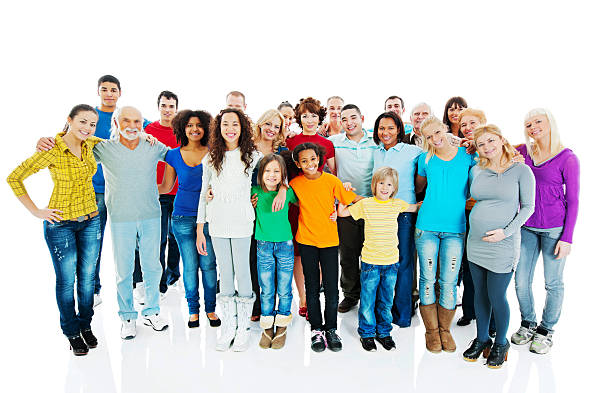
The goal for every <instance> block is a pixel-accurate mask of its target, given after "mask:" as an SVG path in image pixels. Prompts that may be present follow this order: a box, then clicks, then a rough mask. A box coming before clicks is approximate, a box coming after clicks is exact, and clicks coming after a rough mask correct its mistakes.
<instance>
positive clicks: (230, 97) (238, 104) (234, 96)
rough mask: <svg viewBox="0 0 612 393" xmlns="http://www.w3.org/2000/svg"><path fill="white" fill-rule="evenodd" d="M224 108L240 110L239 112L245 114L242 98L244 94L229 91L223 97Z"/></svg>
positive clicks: (243, 98)
mask: <svg viewBox="0 0 612 393" xmlns="http://www.w3.org/2000/svg"><path fill="white" fill-rule="evenodd" d="M225 106H226V107H227V108H234V109H240V110H241V111H243V112H245V111H246V98H245V97H244V94H243V93H241V92H239V91H238V90H234V91H230V92H229V93H227V95H226V96H225ZM245 113H246V112H245Z"/></svg>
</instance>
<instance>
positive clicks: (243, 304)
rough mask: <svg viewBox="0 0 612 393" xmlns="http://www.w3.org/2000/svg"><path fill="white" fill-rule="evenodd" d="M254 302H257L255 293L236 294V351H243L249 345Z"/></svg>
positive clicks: (233, 348) (234, 349)
mask: <svg viewBox="0 0 612 393" xmlns="http://www.w3.org/2000/svg"><path fill="white" fill-rule="evenodd" d="M253 303H255V295H251V297H238V296H236V309H237V313H238V318H237V319H238V329H237V330H236V338H235V339H234V345H233V346H232V351H234V352H243V351H246V350H247V348H248V347H249V334H250V332H249V330H250V323H251V312H252V311H253Z"/></svg>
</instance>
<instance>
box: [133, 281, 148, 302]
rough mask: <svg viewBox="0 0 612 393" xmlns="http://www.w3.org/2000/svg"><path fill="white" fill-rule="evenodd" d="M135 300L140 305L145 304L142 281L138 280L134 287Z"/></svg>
mask: <svg viewBox="0 0 612 393" xmlns="http://www.w3.org/2000/svg"><path fill="white" fill-rule="evenodd" d="M134 301H135V302H136V303H138V304H140V305H143V304H145V294H144V284H143V283H141V282H137V283H136V288H134Z"/></svg>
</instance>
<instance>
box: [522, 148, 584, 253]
mask: <svg viewBox="0 0 612 393" xmlns="http://www.w3.org/2000/svg"><path fill="white" fill-rule="evenodd" d="M517 150H518V151H519V152H520V153H521V154H522V155H523V157H525V164H527V165H528V166H529V167H530V168H531V170H532V171H533V174H534V176H535V179H536V194H535V211H534V213H533V215H532V216H531V217H529V219H528V220H527V222H526V223H525V226H527V227H533V228H542V229H548V228H558V227H563V233H562V234H561V238H560V239H559V240H563V241H565V242H568V243H571V242H572V237H573V235H574V227H575V226H576V218H577V217H578V194H579V191H580V163H579V161H578V157H576V155H575V154H574V153H573V152H572V151H571V150H570V149H563V150H562V151H561V152H560V153H559V154H557V155H556V156H554V157H553V158H551V159H550V160H548V161H546V162H544V163H543V164H540V165H537V166H536V165H535V164H534V163H533V160H532V159H531V157H530V156H529V154H528V153H527V146H525V145H520V146H519V147H518V148H517ZM564 186H565V187H564Z"/></svg>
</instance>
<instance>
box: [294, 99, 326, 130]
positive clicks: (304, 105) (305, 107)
mask: <svg viewBox="0 0 612 393" xmlns="http://www.w3.org/2000/svg"><path fill="white" fill-rule="evenodd" d="M305 112H310V113H314V114H315V115H318V116H319V125H321V124H323V120H325V115H326V114H327V109H325V107H324V106H323V105H321V101H319V100H316V99H314V98H312V97H307V98H302V99H300V102H298V103H297V105H296V106H295V120H296V121H297V123H298V125H299V126H300V127H302V119H301V117H302V114H303V113H305Z"/></svg>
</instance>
